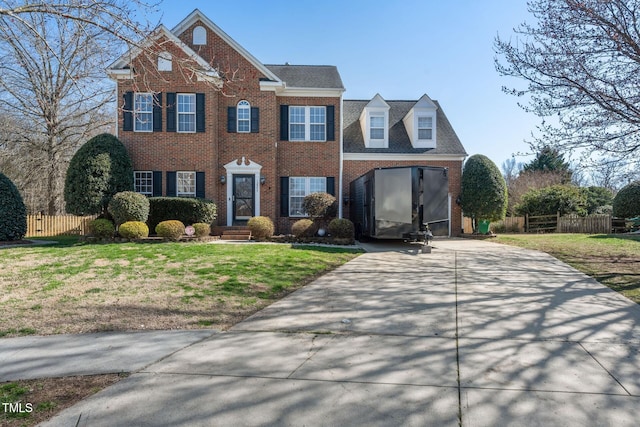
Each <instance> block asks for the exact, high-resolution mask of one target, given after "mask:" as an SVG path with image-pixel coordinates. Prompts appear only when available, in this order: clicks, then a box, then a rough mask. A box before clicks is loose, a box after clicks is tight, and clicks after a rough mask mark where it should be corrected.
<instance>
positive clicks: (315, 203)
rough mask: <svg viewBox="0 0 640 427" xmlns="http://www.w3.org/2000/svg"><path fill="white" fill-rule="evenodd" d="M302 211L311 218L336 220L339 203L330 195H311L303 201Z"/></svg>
mask: <svg viewBox="0 0 640 427" xmlns="http://www.w3.org/2000/svg"><path fill="white" fill-rule="evenodd" d="M302 209H303V210H304V212H305V213H306V214H307V215H309V216H310V217H311V218H325V219H328V218H335V217H336V215H337V214H338V203H337V201H336V198H335V197H333V196H332V195H331V194H329V193H311V194H309V195H307V196H305V198H304V200H303V201H302Z"/></svg>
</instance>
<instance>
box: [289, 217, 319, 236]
mask: <svg viewBox="0 0 640 427" xmlns="http://www.w3.org/2000/svg"><path fill="white" fill-rule="evenodd" d="M291 234H293V235H294V236H296V237H311V236H313V235H314V234H315V227H314V226H313V221H311V220H310V219H306V218H305V219H299V220H298V221H296V222H294V223H293V225H292V226H291Z"/></svg>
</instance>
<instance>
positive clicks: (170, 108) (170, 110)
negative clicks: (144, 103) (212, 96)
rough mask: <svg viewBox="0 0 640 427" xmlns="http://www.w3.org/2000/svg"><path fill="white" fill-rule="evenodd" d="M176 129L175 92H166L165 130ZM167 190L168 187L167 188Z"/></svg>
mask: <svg viewBox="0 0 640 427" xmlns="http://www.w3.org/2000/svg"><path fill="white" fill-rule="evenodd" d="M175 131H176V94H175V92H169V93H167V132H175ZM167 190H168V188H167Z"/></svg>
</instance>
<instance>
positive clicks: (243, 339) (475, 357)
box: [44, 240, 640, 426]
mask: <svg viewBox="0 0 640 427" xmlns="http://www.w3.org/2000/svg"><path fill="white" fill-rule="evenodd" d="M368 249H370V250H374V251H377V250H381V252H369V253H367V254H365V255H362V256H361V257H359V258H357V259H355V260H353V261H351V262H349V263H347V264H346V265H344V266H342V267H340V268H338V269H337V270H335V271H333V272H332V273H329V274H327V275H325V276H323V277H321V278H319V279H318V280H316V281H315V282H313V283H312V284H310V285H308V286H306V287H305V288H303V289H301V290H299V291H297V292H295V293H294V294H292V295H290V296H289V297H287V298H285V299H283V300H281V301H279V302H277V303H275V304H273V305H271V306H270V307H268V308H266V309H265V310H263V311H261V312H259V313H257V314H256V315H254V316H252V317H251V318H249V319H247V320H246V321H244V322H242V323H239V324H238V325H236V326H235V327H234V328H232V330H230V331H228V332H225V333H219V334H214V335H212V336H211V337H210V338H207V339H205V340H203V341H200V342H197V343H195V344H193V345H191V346H189V347H186V348H185V349H183V350H181V351H177V352H175V353H173V354H172V355H170V356H169V357H166V358H164V359H162V360H160V361H159V362H157V363H154V364H151V365H149V366H148V367H146V368H143V369H141V370H139V371H138V372H137V373H135V374H133V375H131V376H130V377H129V378H126V379H124V380H122V381H120V382H119V383H117V384H115V385H114V386H112V387H109V388H107V389H105V390H103V391H102V392H100V393H98V394H96V395H94V396H93V397H91V398H89V399H87V400H85V401H83V402H80V403H79V404H77V405H75V406H74V407H71V408H69V409H67V410H65V411H63V412H62V413H60V414H59V415H58V416H57V417H55V418H54V419H52V420H51V421H50V422H48V423H45V424H44V425H50V426H67V425H69V426H74V425H86V426H130V425H136V426H158V425H172V426H175V425H179V426H194V425H195V426H200V425H201V426H209V425H234V426H235V425H384V426H389V425H419V426H424V425H433V426H442V425H450V426H458V425H463V426H498V425H500V426H503V425H523V426H549V425H568V426H574V425H575V426H589V425H593V426H607V425H615V426H634V425H637V408H638V407H639V405H640V373H639V372H640V306H638V305H636V304H634V303H632V302H631V301H629V300H627V299H625V298H624V297H622V296H620V295H618V294H617V293H615V292H613V291H610V290H609V289H607V288H605V287H603V286H601V285H599V284H598V283H597V282H595V281H593V280H592V279H590V278H588V277H586V276H584V275H583V274H581V273H579V272H577V271H576V270H574V269H572V268H571V267H569V266H567V265H565V264H563V263H561V262H559V261H557V260H555V259H554V258H552V257H550V256H547V255H545V254H541V253H538V252H533V251H527V250H523V249H517V248H513V247H507V246H501V245H497V244H494V243H488V242H482V241H470V240H437V241H436V242H435V243H434V249H433V252H432V253H431V254H419V248H418V247H416V246H409V245H399V244H392V245H389V244H378V245H371V246H370V247H368Z"/></svg>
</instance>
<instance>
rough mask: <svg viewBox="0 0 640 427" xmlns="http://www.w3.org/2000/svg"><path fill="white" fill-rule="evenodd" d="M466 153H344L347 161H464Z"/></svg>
mask: <svg viewBox="0 0 640 427" xmlns="http://www.w3.org/2000/svg"><path fill="white" fill-rule="evenodd" d="M465 157H467V156H466V155H454V154H426V153H418V154H409V153H344V160H345V161H349V160H351V161H360V160H372V161H385V160H389V161H441V162H463V161H464V159H465Z"/></svg>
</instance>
